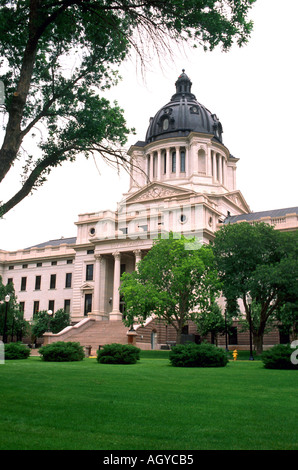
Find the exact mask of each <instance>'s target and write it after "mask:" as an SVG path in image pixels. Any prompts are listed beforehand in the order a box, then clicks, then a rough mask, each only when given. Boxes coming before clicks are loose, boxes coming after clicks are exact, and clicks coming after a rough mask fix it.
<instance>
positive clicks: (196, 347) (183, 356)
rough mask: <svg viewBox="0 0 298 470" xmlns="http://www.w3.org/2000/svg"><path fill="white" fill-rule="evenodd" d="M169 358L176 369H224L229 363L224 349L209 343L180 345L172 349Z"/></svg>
mask: <svg viewBox="0 0 298 470" xmlns="http://www.w3.org/2000/svg"><path fill="white" fill-rule="evenodd" d="M169 358H170V362H171V364H172V365H173V366H175V367H224V366H226V365H227V363H228V362H229V360H228V357H227V354H226V352H225V351H224V349H221V348H218V347H217V346H214V345H213V344H208V343H202V344H195V343H187V344H178V345H177V346H174V347H173V348H172V349H171V351H170V354H169Z"/></svg>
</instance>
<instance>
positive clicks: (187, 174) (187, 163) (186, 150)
mask: <svg viewBox="0 0 298 470" xmlns="http://www.w3.org/2000/svg"><path fill="white" fill-rule="evenodd" d="M189 173H190V171H189V157H188V147H186V146H185V176H186V178H188V177H189Z"/></svg>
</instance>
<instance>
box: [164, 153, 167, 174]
mask: <svg viewBox="0 0 298 470" xmlns="http://www.w3.org/2000/svg"><path fill="white" fill-rule="evenodd" d="M166 172H167V154H166V153H164V155H163V173H164V175H165V174H166Z"/></svg>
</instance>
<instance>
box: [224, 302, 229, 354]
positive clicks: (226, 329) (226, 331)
mask: <svg viewBox="0 0 298 470" xmlns="http://www.w3.org/2000/svg"><path fill="white" fill-rule="evenodd" d="M225 336H226V351H227V352H228V351H229V348H228V328H227V309H226V308H225Z"/></svg>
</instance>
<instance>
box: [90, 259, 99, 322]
mask: <svg viewBox="0 0 298 470" xmlns="http://www.w3.org/2000/svg"><path fill="white" fill-rule="evenodd" d="M94 258H95V272H94V293H93V308H92V316H98V314H99V285H100V261H101V255H99V254H95V255H94Z"/></svg>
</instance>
